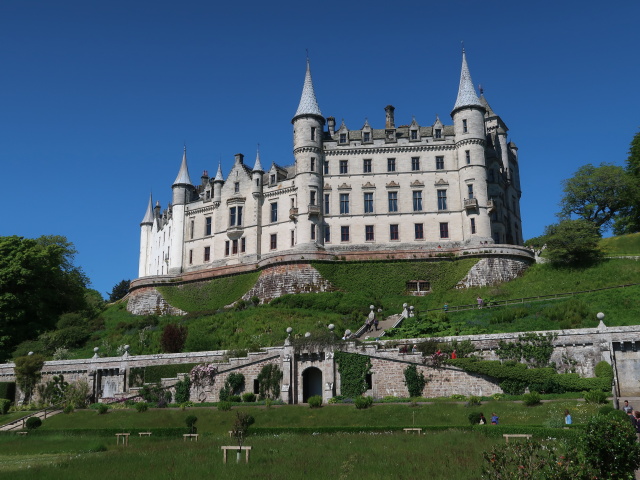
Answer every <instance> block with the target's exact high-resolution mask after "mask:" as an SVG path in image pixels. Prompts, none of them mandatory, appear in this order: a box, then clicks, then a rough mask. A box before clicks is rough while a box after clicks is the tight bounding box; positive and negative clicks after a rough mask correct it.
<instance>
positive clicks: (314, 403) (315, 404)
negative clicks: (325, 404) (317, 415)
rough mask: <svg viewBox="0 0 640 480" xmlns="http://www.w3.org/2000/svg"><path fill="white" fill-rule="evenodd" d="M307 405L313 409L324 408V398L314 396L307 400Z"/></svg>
mask: <svg viewBox="0 0 640 480" xmlns="http://www.w3.org/2000/svg"><path fill="white" fill-rule="evenodd" d="M307 403H308V404H309V407H311V408H320V407H321V406H322V397H321V396H320V395H313V396H312V397H309V398H308V399H307Z"/></svg>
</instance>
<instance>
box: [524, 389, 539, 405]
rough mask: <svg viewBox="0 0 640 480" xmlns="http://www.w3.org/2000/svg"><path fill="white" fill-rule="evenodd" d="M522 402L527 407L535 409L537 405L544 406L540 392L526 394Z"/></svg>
mask: <svg viewBox="0 0 640 480" xmlns="http://www.w3.org/2000/svg"><path fill="white" fill-rule="evenodd" d="M522 401H523V403H524V404H525V405H526V406H527V407H535V406H536V405H540V404H542V400H540V394H539V393H538V392H531V393H525V394H524V396H523V397H522Z"/></svg>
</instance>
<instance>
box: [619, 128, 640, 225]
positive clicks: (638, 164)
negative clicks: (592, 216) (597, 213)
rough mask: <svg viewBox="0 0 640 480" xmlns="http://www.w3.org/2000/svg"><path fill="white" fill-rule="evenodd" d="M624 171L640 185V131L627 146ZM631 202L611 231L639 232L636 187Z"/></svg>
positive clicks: (638, 199)
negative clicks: (627, 153)
mask: <svg viewBox="0 0 640 480" xmlns="http://www.w3.org/2000/svg"><path fill="white" fill-rule="evenodd" d="M626 163H627V164H626V171H627V175H629V176H630V177H631V179H632V181H633V183H634V185H636V186H637V185H640V132H638V133H636V134H635V136H634V137H633V140H632V141H631V145H630V147H629V156H628V157H627V162H626ZM634 193H635V195H634V197H633V199H632V201H631V204H630V205H629V206H628V207H627V208H626V209H625V210H624V211H623V212H622V213H621V215H620V216H619V217H618V218H617V219H616V221H615V223H614V225H613V233H615V234H616V235H624V234H628V233H636V232H640V193H639V192H638V187H636V189H635V192H634Z"/></svg>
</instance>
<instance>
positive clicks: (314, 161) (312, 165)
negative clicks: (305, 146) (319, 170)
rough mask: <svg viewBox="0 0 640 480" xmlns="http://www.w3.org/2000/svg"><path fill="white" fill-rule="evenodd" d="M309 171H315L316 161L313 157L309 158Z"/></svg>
mask: <svg viewBox="0 0 640 480" xmlns="http://www.w3.org/2000/svg"><path fill="white" fill-rule="evenodd" d="M311 171H312V172H315V171H316V159H315V158H314V157H311Z"/></svg>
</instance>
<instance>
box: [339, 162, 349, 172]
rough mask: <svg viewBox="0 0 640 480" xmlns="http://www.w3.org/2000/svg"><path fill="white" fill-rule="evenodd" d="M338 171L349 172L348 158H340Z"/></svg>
mask: <svg viewBox="0 0 640 480" xmlns="http://www.w3.org/2000/svg"><path fill="white" fill-rule="evenodd" d="M340 173H341V174H345V173H349V160H340Z"/></svg>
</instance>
